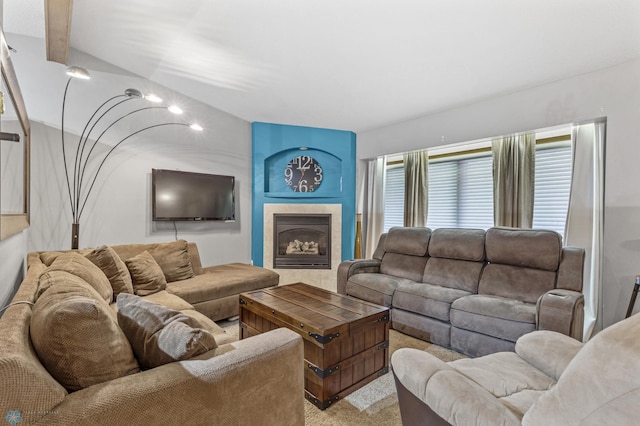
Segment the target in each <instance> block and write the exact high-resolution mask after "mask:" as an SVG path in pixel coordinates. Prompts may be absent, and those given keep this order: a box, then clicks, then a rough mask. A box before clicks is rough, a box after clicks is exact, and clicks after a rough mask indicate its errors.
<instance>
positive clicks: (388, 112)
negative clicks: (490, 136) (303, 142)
mask: <svg viewBox="0 0 640 426" xmlns="http://www.w3.org/2000/svg"><path fill="white" fill-rule="evenodd" d="M49 2H50V3H52V4H54V3H61V4H64V3H71V1H70V0H53V1H52V0H49ZM44 3H45V2H44V1H43V0H4V30H5V32H6V33H9V36H8V37H9V41H10V33H17V34H23V35H29V36H33V37H38V38H42V40H43V42H44V40H45V8H44ZM69 46H70V55H69V62H73V59H74V55H73V51H74V50H75V51H81V52H85V53H87V54H89V55H92V56H94V57H97V58H99V59H101V60H103V61H106V62H109V63H111V64H113V65H116V66H117V67H120V68H122V69H124V70H127V71H129V72H131V73H134V74H137V75H140V76H142V77H144V78H147V79H150V80H152V81H154V82H157V83H159V84H162V85H165V86H167V87H169V88H171V89H173V90H176V91H178V92H181V93H184V94H185V95H188V96H190V97H192V98H195V99H198V100H200V101H202V102H205V103H207V104H210V105H212V106H214V107H216V108H219V109H221V110H223V111H227V112H229V113H231V114H233V115H236V116H238V117H240V118H243V119H245V120H248V121H266V122H274V123H284V124H296V125H305V126H317V127H327V128H335V129H346V130H353V131H356V132H358V131H364V130H370V129H375V128H378V127H382V126H385V125H388V124H391V123H397V122H401V121H404V120H408V119H411V118H415V117H418V116H421V115H427V114H431V113H434V112H439V111H443V110H446V109H450V108H453V107H456V106H460V105H464V104H468V103H471V102H475V101H479V100H483V99H487V98H490V97H494V96H499V95H502V94H506V93H510V92H514V91H518V90H522V89H526V88H530V87H534V86H537V85H542V84H545V83H548V82H551V81H556V80H559V79H563V78H567V77H571V76H575V75H579V74H583V73H587V72H591V71H595V70H599V69H603V68H607V67H610V66H613V65H616V64H619V63H623V62H626V61H629V60H632V59H635V58H638V57H640V1H637V0H607V1H606V2H604V1H601V0H537V1H533V0H529V1H513V0H482V1H478V0H449V1H441V0H380V1H372V0H348V1H345V0H323V1H310V0H272V1H265V0H181V1H179V2H178V1H175V0H109V1H100V0H76V2H74V3H73V9H72V14H71V26H70V32H69ZM80 65H81V64H80Z"/></svg>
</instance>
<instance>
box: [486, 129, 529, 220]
mask: <svg viewBox="0 0 640 426" xmlns="http://www.w3.org/2000/svg"><path fill="white" fill-rule="evenodd" d="M535 149H536V140H535V135H533V134H525V135H515V136H508V137H505V138H502V139H496V140H494V141H493V142H492V144H491V151H492V153H493V218H494V223H495V226H510V227H514V228H531V225H532V223H533V195H534V184H535V182H534V180H535V175H534V173H535V152H536V151H535Z"/></svg>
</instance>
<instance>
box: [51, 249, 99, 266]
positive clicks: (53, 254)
mask: <svg viewBox="0 0 640 426" xmlns="http://www.w3.org/2000/svg"><path fill="white" fill-rule="evenodd" d="M89 251H91V249H80V250H73V251H72V252H71V251H43V252H41V253H40V260H41V261H42V263H44V264H45V265H47V266H51V264H52V263H53V261H54V260H56V259H57V258H58V256H60V255H61V254H64V253H80V254H82V255H84V254H86V253H88V252H89Z"/></svg>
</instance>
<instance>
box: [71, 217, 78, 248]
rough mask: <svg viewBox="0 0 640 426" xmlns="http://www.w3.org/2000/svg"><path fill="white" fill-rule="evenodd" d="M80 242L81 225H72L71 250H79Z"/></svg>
mask: <svg viewBox="0 0 640 426" xmlns="http://www.w3.org/2000/svg"><path fill="white" fill-rule="evenodd" d="M78 240H80V224H79V223H72V224H71V250H77V249H78Z"/></svg>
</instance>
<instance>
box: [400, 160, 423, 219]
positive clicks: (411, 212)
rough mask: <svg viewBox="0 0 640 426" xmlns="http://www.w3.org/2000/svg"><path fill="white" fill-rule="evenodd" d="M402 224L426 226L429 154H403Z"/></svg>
mask: <svg viewBox="0 0 640 426" xmlns="http://www.w3.org/2000/svg"><path fill="white" fill-rule="evenodd" d="M403 159H404V226H426V225H427V208H428V207H429V197H428V190H429V155H428V154H427V152H426V151H414V152H409V153H406V154H404V156H403Z"/></svg>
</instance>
